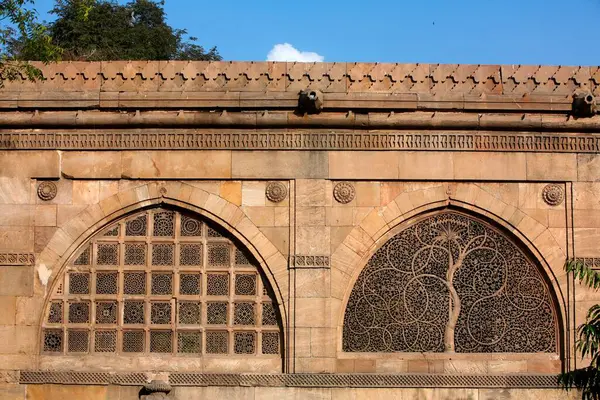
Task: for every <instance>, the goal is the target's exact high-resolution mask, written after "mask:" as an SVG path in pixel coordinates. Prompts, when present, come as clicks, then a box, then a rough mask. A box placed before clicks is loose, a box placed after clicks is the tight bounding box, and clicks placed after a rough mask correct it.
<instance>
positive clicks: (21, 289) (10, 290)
mask: <svg viewBox="0 0 600 400" xmlns="http://www.w3.org/2000/svg"><path fill="white" fill-rule="evenodd" d="M33 279H34V276H33V267H32V266H31V267H2V268H0V296H31V295H32V294H33Z"/></svg>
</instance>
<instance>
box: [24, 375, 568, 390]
mask: <svg viewBox="0 0 600 400" xmlns="http://www.w3.org/2000/svg"><path fill="white" fill-rule="evenodd" d="M19 382H20V383H21V384H79V385H86V384H87V385H110V384H113V385H134V386H142V385H145V384H147V380H146V376H145V374H141V373H132V374H116V373H108V372H90V373H88V372H50V371H48V372H46V371H21V373H20V380H19ZM169 384H170V385H172V386H245V387H252V386H271V387H278V386H288V387H398V388H402V387H407V388H409V387H427V388H435V387H447V388H452V387H460V388H555V387H556V376H555V375H429V374H409V375H378V374H269V375H268V374H262V375H258V374H201V373H172V374H170V376H169Z"/></svg>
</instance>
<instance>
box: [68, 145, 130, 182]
mask: <svg viewBox="0 0 600 400" xmlns="http://www.w3.org/2000/svg"><path fill="white" fill-rule="evenodd" d="M121 156H122V153H121V152H118V151H105V152H88V151H66V152H64V153H63V154H62V158H61V160H62V174H63V175H64V176H65V177H69V178H71V179H118V178H120V177H121V172H122V164H121Z"/></svg>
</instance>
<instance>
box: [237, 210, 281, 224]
mask: <svg viewBox="0 0 600 400" xmlns="http://www.w3.org/2000/svg"><path fill="white" fill-rule="evenodd" d="M242 211H243V212H244V214H246V216H247V217H248V218H249V219H250V221H252V222H253V223H254V225H256V226H274V225H275V211H274V207H260V206H256V207H247V206H244V207H242Z"/></svg>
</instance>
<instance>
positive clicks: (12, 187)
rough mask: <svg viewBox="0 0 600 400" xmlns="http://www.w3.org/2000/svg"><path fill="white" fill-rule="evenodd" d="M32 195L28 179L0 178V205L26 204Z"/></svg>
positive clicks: (30, 183) (30, 182)
mask: <svg viewBox="0 0 600 400" xmlns="http://www.w3.org/2000/svg"><path fill="white" fill-rule="evenodd" d="M32 193H33V191H32V181H31V180H30V179H29V178H24V177H6V176H0V204H28V203H30V202H31V199H32Z"/></svg>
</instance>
